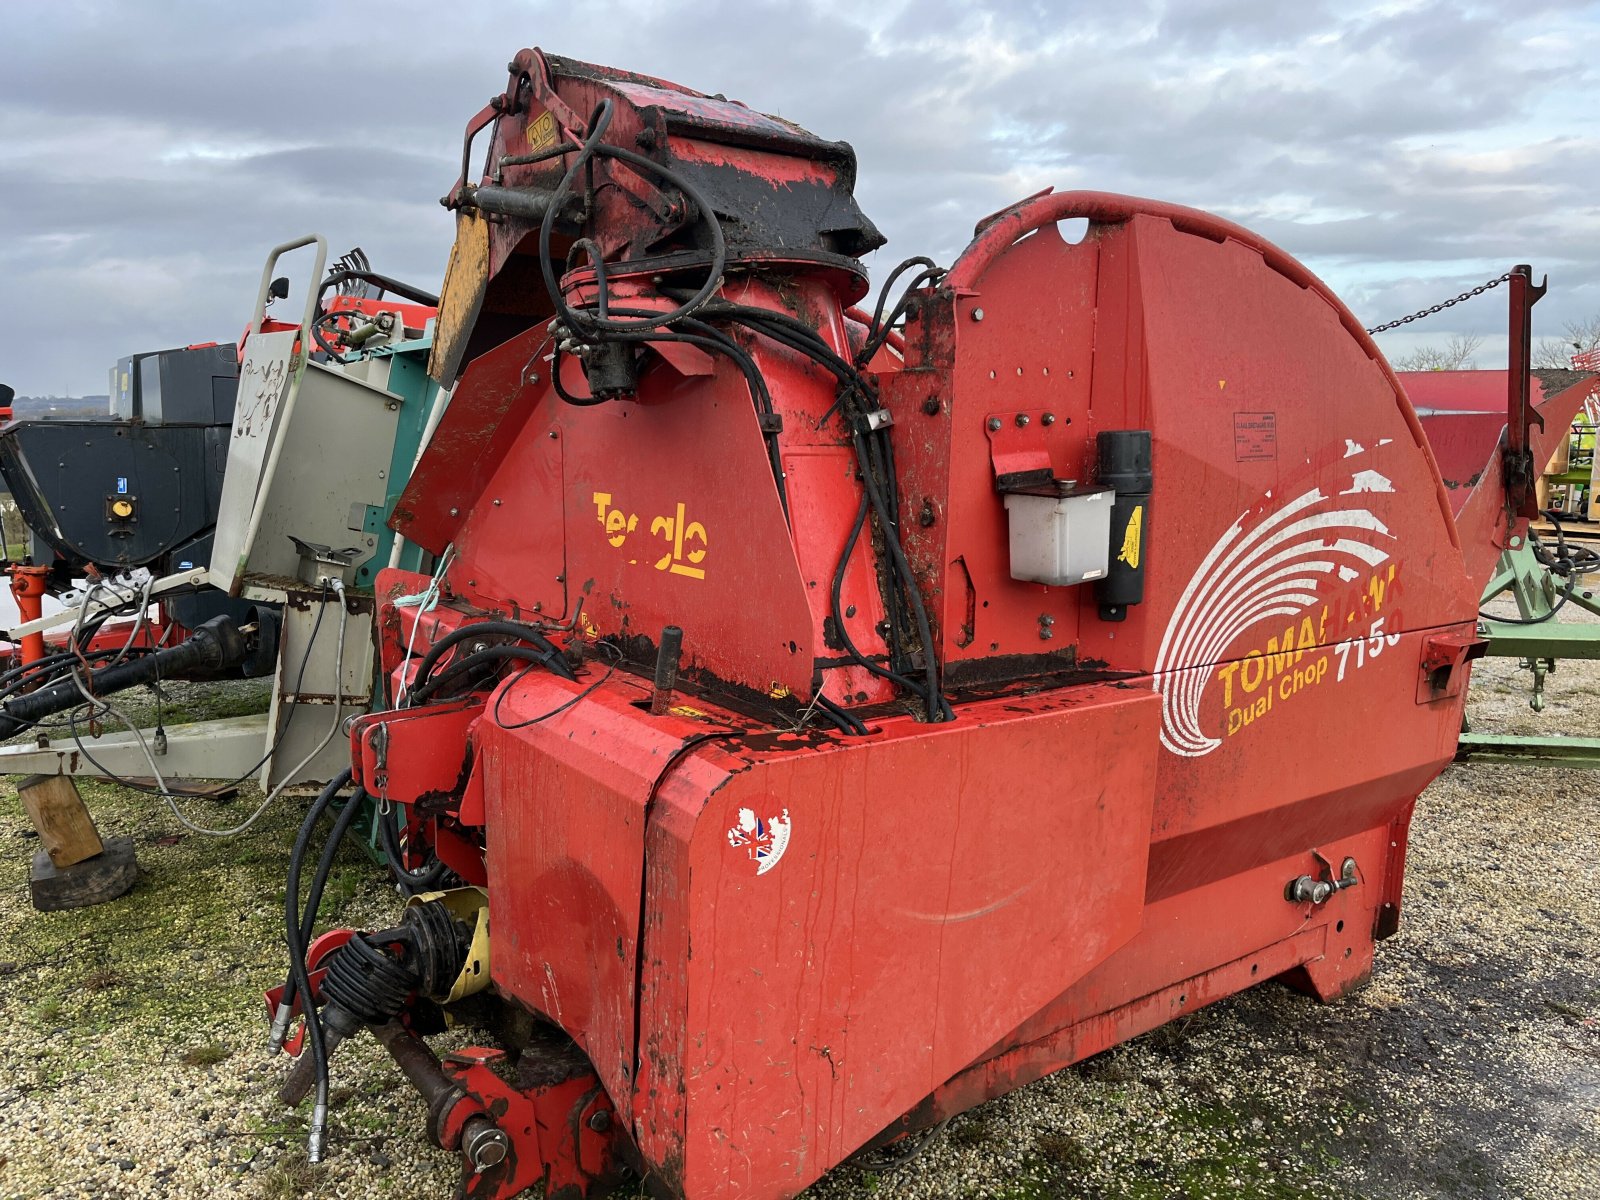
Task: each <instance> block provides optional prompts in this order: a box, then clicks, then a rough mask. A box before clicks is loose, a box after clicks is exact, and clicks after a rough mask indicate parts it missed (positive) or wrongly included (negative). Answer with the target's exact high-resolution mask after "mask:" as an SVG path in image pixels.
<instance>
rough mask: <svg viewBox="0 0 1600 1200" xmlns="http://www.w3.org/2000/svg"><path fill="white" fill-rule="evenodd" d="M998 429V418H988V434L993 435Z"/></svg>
mask: <svg viewBox="0 0 1600 1200" xmlns="http://www.w3.org/2000/svg"><path fill="white" fill-rule="evenodd" d="M999 428H1000V418H999V417H990V418H989V432H990V433H993V432H994V431H995V430H997V429H999Z"/></svg>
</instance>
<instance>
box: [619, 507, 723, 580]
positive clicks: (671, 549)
mask: <svg viewBox="0 0 1600 1200" xmlns="http://www.w3.org/2000/svg"><path fill="white" fill-rule="evenodd" d="M591 499H592V500H593V502H594V507H595V512H596V513H597V514H598V515H599V518H600V526H601V528H602V529H604V530H605V537H606V541H608V542H610V543H611V545H613V546H615V547H616V548H617V549H618V550H622V549H624V548H625V547H628V546H629V545H630V539H631V544H632V545H638V544H639V540H638V536H636V535H638V534H639V530H640V528H641V526H642V527H643V528H644V530H645V532H646V533H647V534H649V535H650V536H651V537H653V538H655V539H656V540H655V541H654V542H652V543H647V544H646V548H645V555H646V561H647V562H649V563H650V565H651V566H653V567H655V569H656V570H658V571H669V572H671V573H672V574H673V575H682V576H684V577H685V578H687V579H704V578H705V577H706V568H705V561H706V553H707V551H708V549H709V544H708V541H707V536H706V527H705V526H704V525H702V524H701V523H700V522H699V521H691V520H690V519H689V514H688V511H687V509H686V508H685V506H684V505H682V504H679V505H678V506H677V508H676V511H674V512H671V513H667V514H663V515H662V516H658V517H651V518H650V519H649V521H648V522H646V521H645V520H644V519H643V518H641V517H640V516H639V514H637V513H630V512H624V511H623V510H622V509H621V508H620V507H618V506H617V505H615V504H613V503H612V499H611V493H610V492H595V493H594V495H593V496H592V497H591ZM628 561H629V562H630V563H637V562H638V561H639V560H638V559H637V558H630V559H629V560H628Z"/></svg>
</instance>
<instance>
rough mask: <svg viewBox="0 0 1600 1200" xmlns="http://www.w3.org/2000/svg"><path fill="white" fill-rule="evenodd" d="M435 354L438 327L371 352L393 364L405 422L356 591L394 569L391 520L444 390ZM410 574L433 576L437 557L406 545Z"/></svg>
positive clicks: (403, 560) (371, 510) (373, 511)
mask: <svg viewBox="0 0 1600 1200" xmlns="http://www.w3.org/2000/svg"><path fill="white" fill-rule="evenodd" d="M432 349H433V327H432V323H431V322H430V324H429V329H428V332H427V333H425V334H423V336H421V337H418V338H412V339H410V340H409V341H404V342H394V343H392V344H390V345H387V346H381V347H378V348H377V349H375V350H373V351H372V352H371V356H372V357H373V358H387V359H389V360H391V361H390V363H389V382H388V385H387V387H388V390H389V392H390V393H391V394H393V395H394V396H395V397H397V398H398V399H399V401H400V421H399V424H398V426H397V427H396V429H395V438H394V453H393V455H392V456H391V458H390V462H389V486H388V490H387V493H386V494H385V496H384V503H383V507H382V508H378V507H377V506H376V505H371V504H369V505H367V515H366V517H365V519H364V521H363V523H362V528H363V530H364V532H366V533H367V534H368V535H370V536H371V537H372V538H373V539H374V543H375V544H374V549H373V552H372V557H370V558H369V559H367V561H366V562H365V563H364V564H362V566H361V567H360V569H359V570H358V571H357V572H356V585H357V586H358V587H361V588H371V587H372V586H373V582H374V580H375V579H376V578H377V574H378V572H379V571H381V570H382V569H383V568H385V567H387V566H388V565H389V558H390V556H391V554H392V553H393V550H394V544H395V541H396V539H397V538H399V536H400V535H399V534H397V533H395V532H394V530H392V529H390V528H389V525H388V520H389V514H390V513H391V512H393V511H394V506H395V504H396V502H397V501H398V500H399V499H400V493H401V492H402V491H404V490H405V486H406V484H407V482H409V481H410V479H411V468H412V466H413V465H414V464H415V463H416V461H417V451H418V449H419V448H420V447H421V446H422V438H423V435H424V434H425V433H427V431H428V425H429V418H430V417H431V415H432V414H433V409H434V405H435V404H436V403H437V402H438V399H439V385H438V384H437V383H435V382H434V381H433V380H432V379H430V378H429V377H428V355H429V353H430V352H431V351H432ZM396 565H397V566H399V567H403V568H404V569H405V570H408V571H418V572H422V573H427V572H430V571H432V570H433V557H432V556H431V555H430V554H429V553H428V552H427V551H426V550H424V549H423V548H422V547H421V546H417V545H414V544H413V543H411V542H404V543H403V544H402V546H401V548H400V557H399V561H398V562H397V564H396Z"/></svg>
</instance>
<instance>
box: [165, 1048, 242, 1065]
mask: <svg viewBox="0 0 1600 1200" xmlns="http://www.w3.org/2000/svg"><path fill="white" fill-rule="evenodd" d="M232 1054H233V1051H232V1050H230V1049H228V1047H226V1046H224V1045H223V1044H222V1043H221V1042H204V1043H202V1044H200V1045H198V1046H191V1047H189V1049H187V1050H185V1051H184V1052H183V1053H182V1054H180V1055H178V1061H179V1062H181V1063H182V1064H183V1065H184V1066H186V1067H214V1066H216V1065H217V1064H218V1063H219V1062H223V1061H224V1060H226V1059H228V1058H229V1057H231V1056H232Z"/></svg>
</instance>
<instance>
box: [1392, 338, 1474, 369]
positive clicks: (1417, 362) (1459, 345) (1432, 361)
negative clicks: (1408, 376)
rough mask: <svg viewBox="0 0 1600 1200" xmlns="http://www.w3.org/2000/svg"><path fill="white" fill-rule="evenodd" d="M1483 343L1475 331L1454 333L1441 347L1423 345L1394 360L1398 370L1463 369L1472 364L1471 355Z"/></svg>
mask: <svg viewBox="0 0 1600 1200" xmlns="http://www.w3.org/2000/svg"><path fill="white" fill-rule="evenodd" d="M1481 345H1483V339H1482V338H1481V337H1479V336H1478V335H1477V334H1475V333H1469V334H1455V335H1453V336H1452V337H1451V338H1450V340H1449V341H1448V342H1446V343H1445V344H1444V346H1443V347H1439V346H1423V347H1421V348H1420V349H1417V350H1413V351H1412V352H1411V353H1410V354H1407V355H1406V356H1405V357H1404V358H1398V359H1396V360H1395V363H1394V365H1395V368H1396V369H1397V370H1400V371H1464V370H1467V369H1468V368H1470V367H1471V366H1472V365H1473V362H1472V356H1473V355H1474V354H1476V353H1477V352H1478V347H1479V346H1481Z"/></svg>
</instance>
